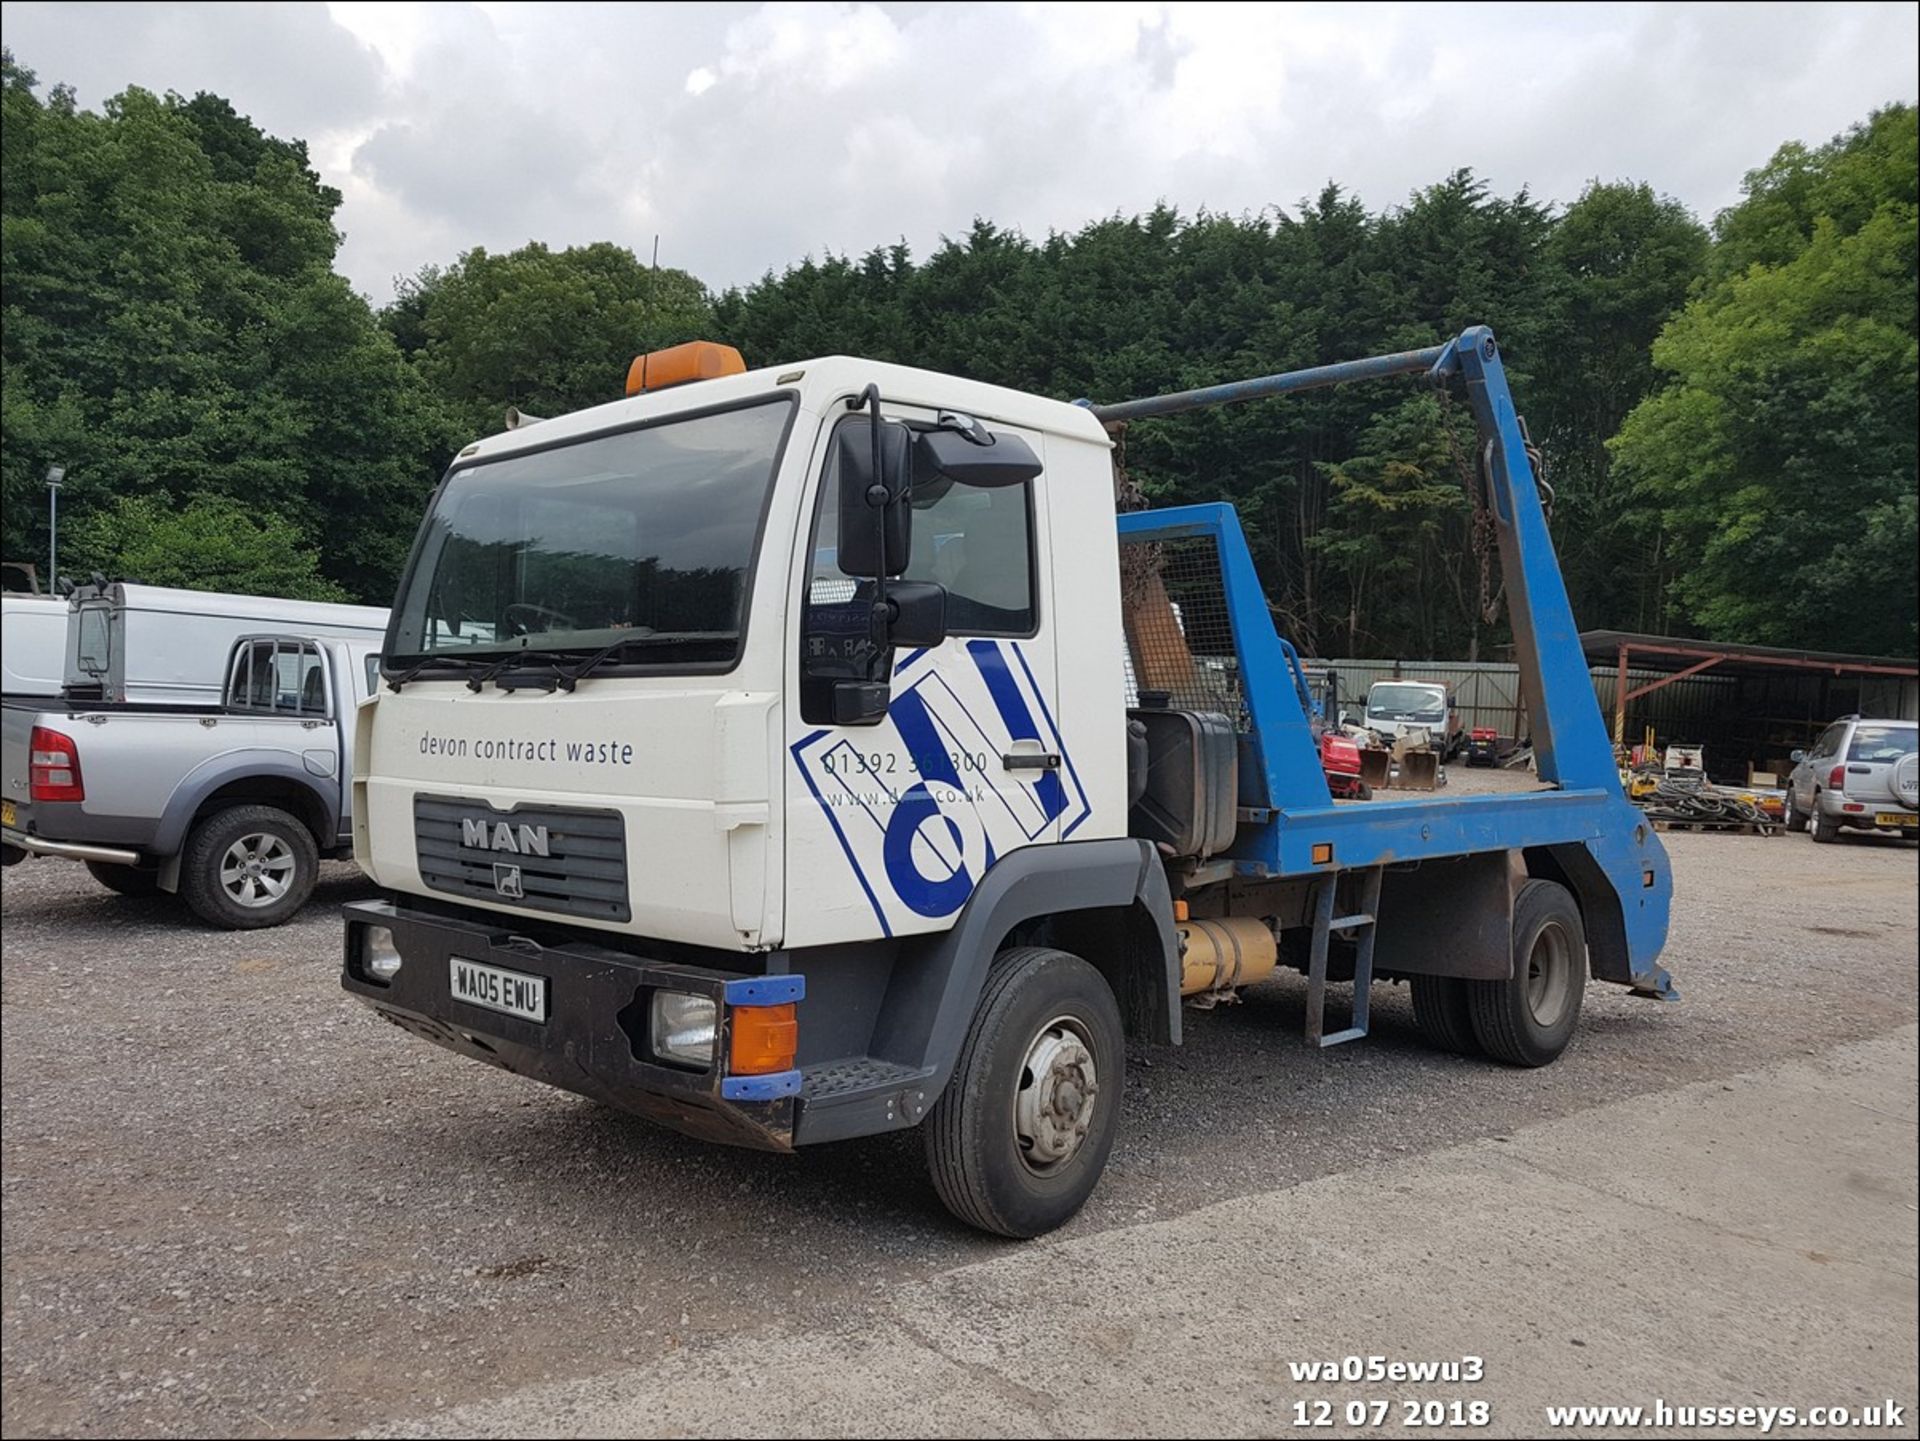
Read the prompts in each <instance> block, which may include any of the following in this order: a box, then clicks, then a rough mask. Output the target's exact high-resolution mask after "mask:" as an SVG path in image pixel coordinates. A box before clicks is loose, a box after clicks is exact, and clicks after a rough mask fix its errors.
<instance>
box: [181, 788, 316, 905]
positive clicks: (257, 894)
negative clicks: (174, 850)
mask: <svg viewBox="0 0 1920 1441" xmlns="http://www.w3.org/2000/svg"><path fill="white" fill-rule="evenodd" d="M319 873H320V852H319V848H318V847H316V846H315V845H314V842H313V835H312V833H311V832H310V831H308V830H307V828H306V827H305V826H304V825H302V824H301V823H300V822H299V820H297V819H296V818H295V817H293V816H290V815H288V814H287V813H286V812H285V811H283V810H280V809H278V808H277V807H274V806H234V807H233V808H232V809H231V810H224V811H216V812H215V813H214V814H213V815H210V816H208V817H207V818H206V819H205V820H203V821H201V822H200V823H199V825H197V826H195V827H194V829H193V834H192V835H191V836H189V837H188V840H187V850H186V854H185V856H184V857H182V861H181V866H180V893H181V894H182V895H184V896H185V897H186V898H187V904H188V905H189V906H191V907H192V908H193V913H194V914H195V915H196V916H198V917H200V919H201V920H203V921H205V922H206V923H207V924H208V925H210V926H219V927H220V928H221V929H223V930H229V931H251V930H258V929H260V928H261V927H263V926H277V925H279V924H280V923H281V922H282V921H284V920H286V919H287V918H288V917H289V916H291V915H292V914H293V913H294V912H295V911H297V910H299V909H300V907H302V906H303V905H305V904H306V903H307V897H308V896H310V895H312V894H313V883H314V881H315V880H316V879H317V878H318V876H319Z"/></svg>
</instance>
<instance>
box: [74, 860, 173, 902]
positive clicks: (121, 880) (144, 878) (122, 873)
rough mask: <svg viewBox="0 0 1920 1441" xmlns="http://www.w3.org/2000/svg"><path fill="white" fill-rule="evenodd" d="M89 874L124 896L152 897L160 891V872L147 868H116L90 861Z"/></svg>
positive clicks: (88, 865) (88, 864)
mask: <svg viewBox="0 0 1920 1441" xmlns="http://www.w3.org/2000/svg"><path fill="white" fill-rule="evenodd" d="M87 874H88V875H90V876H92V877H93V878H94V879H95V880H96V881H98V882H100V884H101V885H103V886H105V887H106V888H107V889H108V890H110V891H115V892H118V893H119V894H120V895H123V896H151V895H154V894H155V893H157V892H158V891H159V889H160V872H159V871H157V870H154V869H150V868H149V867H147V866H114V865H108V864H106V863H105V862H103V861H88V862H87Z"/></svg>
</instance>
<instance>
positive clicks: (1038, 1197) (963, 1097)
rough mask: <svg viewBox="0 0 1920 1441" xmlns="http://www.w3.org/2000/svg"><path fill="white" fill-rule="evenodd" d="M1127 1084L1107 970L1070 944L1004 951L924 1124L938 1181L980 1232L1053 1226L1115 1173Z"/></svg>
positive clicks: (956, 1210)
mask: <svg viewBox="0 0 1920 1441" xmlns="http://www.w3.org/2000/svg"><path fill="white" fill-rule="evenodd" d="M1125 1083H1126V1048H1125V1043H1124V1041H1123V1040H1122V1034H1121V1027H1120V1007H1119V1006H1118V1004H1117V1003H1116V1002H1115V1001H1114V998H1113V991H1112V990H1111V989H1110V988H1109V987H1108V985H1107V983H1106V981H1105V979H1104V978H1102V976H1101V975H1100V973H1099V972H1098V971H1096V970H1095V969H1094V968H1093V967H1092V966H1090V965H1088V964H1087V963H1086V962H1085V961H1083V960H1081V959H1080V958H1079V957H1078V956H1070V955H1068V954H1067V953H1066V952H1064V951H1052V950H1046V949H1043V948H1040V947H1032V946H1026V947H1020V948H1017V949H1014V950H1010V951H1003V952H1001V953H1000V955H998V956H997V957H995V958H994V962H993V968H992V969H991V970H990V971H989V972H988V973H987V984H986V986H985V987H984V988H983V990H982V991H981V995H980V1004H979V1005H978V1007H976V1008H975V1010H974V1013H973V1021H972V1023H971V1024H970V1025H969V1026H968V1027H967V1037H966V1040H965V1041H963V1042H962V1043H961V1046H960V1056H959V1060H958V1061H957V1062H956V1063H955V1065H954V1070H953V1076H952V1079H950V1080H949V1081H948V1082H947V1088H946V1090H945V1092H943V1093H942V1095H941V1097H940V1100H939V1102H938V1103H937V1104H936V1105H935V1106H934V1108H933V1110H932V1112H931V1113H930V1114H929V1115H928V1117H927V1120H926V1123H925V1126H924V1130H925V1133H926V1137H925V1139H926V1150H927V1170H928V1171H929V1173H930V1174H931V1175H932V1177H933V1186H934V1189H935V1190H936V1191H938V1192H939V1193H940V1199H941V1200H942V1201H943V1202H945V1203H946V1207H947V1209H948V1210H949V1211H951V1212H953V1214H954V1215H955V1216H957V1217H959V1218H960V1219H961V1220H962V1221H964V1222H966V1223H967V1224H968V1225H969V1226H974V1227H977V1228H978V1229H980V1230H982V1231H990V1232H992V1233H994V1234H995V1235H1000V1236H1016V1237H1028V1236H1039V1235H1042V1234H1044V1233H1045V1232H1048V1231H1051V1230H1053V1229H1054V1227H1056V1226H1058V1225H1061V1224H1062V1223H1063V1222H1065V1221H1066V1220H1068V1219H1069V1218H1070V1217H1071V1216H1072V1215H1073V1214H1074V1212H1076V1211H1078V1210H1079V1209H1080V1207H1081V1205H1082V1204H1083V1203H1084V1202H1085V1201H1086V1199H1087V1197H1088V1196H1089V1195H1091V1194H1092V1193H1093V1188H1094V1186H1095V1185H1096V1184H1097V1183H1098V1182H1099V1180H1100V1173H1101V1172H1102V1171H1103V1170H1105V1169H1106V1164H1107V1154H1108V1152H1110V1151H1111V1150H1112V1149H1113V1139H1114V1136H1115V1134H1116V1133H1117V1132H1118V1130H1119V1123H1120V1095H1121V1091H1122V1090H1123V1088H1124V1086H1125Z"/></svg>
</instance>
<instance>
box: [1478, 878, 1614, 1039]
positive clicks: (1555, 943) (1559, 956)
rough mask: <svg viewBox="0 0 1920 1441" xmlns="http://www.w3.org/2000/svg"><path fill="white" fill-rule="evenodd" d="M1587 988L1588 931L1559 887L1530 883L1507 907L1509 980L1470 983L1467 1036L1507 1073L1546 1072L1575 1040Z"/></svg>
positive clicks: (1551, 882) (1564, 890)
mask: <svg viewBox="0 0 1920 1441" xmlns="http://www.w3.org/2000/svg"><path fill="white" fill-rule="evenodd" d="M1586 989H1587V932H1586V927H1585V926H1584V925H1582V924H1581V921H1580V907H1579V906H1578V905H1576V904H1575V903H1574V899H1573V895H1572V893H1571V892H1569V891H1568V890H1567V888H1566V887H1565V886H1562V885H1559V884H1557V883H1555V882H1553V881H1540V880H1534V881H1528V882H1527V883H1526V884H1525V885H1524V886H1522V887H1521V888H1520V894H1519V896H1518V897H1517V898H1516V899H1515V900H1514V904H1513V975H1512V976H1511V977H1509V978H1508V979H1506V980H1500V981H1468V982H1467V1000H1468V1004H1469V1006H1470V1008H1471V1009H1470V1015H1471V1016H1472V1020H1473V1034H1474V1036H1475V1037H1476V1038H1477V1039H1478V1040H1479V1042H1480V1046H1481V1049H1482V1050H1484V1051H1485V1052H1486V1053H1487V1054H1488V1055H1489V1056H1491V1057H1493V1058H1494V1060H1496V1061H1505V1062H1506V1063H1507V1064H1508V1065H1510V1066H1544V1065H1547V1064H1548V1063H1549V1062H1551V1061H1553V1060H1555V1059H1556V1058H1557V1057H1558V1056H1559V1055H1560V1053H1561V1052H1562V1051H1564V1050H1565V1049H1566V1048H1567V1042H1569V1041H1571V1040H1572V1039H1573V1031H1574V1027H1575V1026H1576V1025H1578V1024H1579V1021H1580V1002H1581V999H1582V998H1583V997H1584V995H1585V994H1586Z"/></svg>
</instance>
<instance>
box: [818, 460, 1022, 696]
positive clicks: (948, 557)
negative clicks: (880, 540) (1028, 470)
mask: <svg viewBox="0 0 1920 1441" xmlns="http://www.w3.org/2000/svg"><path fill="white" fill-rule="evenodd" d="M829 454H837V451H834V450H831V449H830V450H829ZM838 481H839V477H838V476H837V475H836V474H835V471H834V468H833V466H832V464H831V463H829V465H828V467H827V473H826V475H825V476H823V477H822V478H821V483H820V496H819V500H818V502H817V503H816V505H815V507H814V518H813V541H812V544H811V546H810V547H809V551H808V554H809V556H810V560H809V563H808V566H807V590H806V596H805V601H804V605H805V615H806V620H805V622H804V625H803V627H802V634H801V642H800V679H801V715H802V717H803V718H804V719H805V720H807V721H808V722H809V723H811V724H821V723H826V722H829V721H830V720H831V701H830V696H829V692H830V688H831V685H832V682H834V681H836V680H847V679H861V678H864V677H865V676H866V675H867V674H868V667H869V666H870V665H871V663H872V661H873V659H874V648H873V644H872V638H871V635H870V632H869V628H868V614H869V611H870V608H871V606H872V603H873V593H874V586H873V582H872V581H870V580H856V579H855V578H854V577H852V576H850V575H847V574H846V573H845V572H844V571H842V570H841V569H840V566H839V564H838V559H837V557H838V555H839V547H840V537H839V525H840V512H839V506H838V505H837V504H836V503H835V498H836V493H837V490H838ZM1034 569H1035V558H1034V541H1033V486H1032V484H1031V483H1027V484H1022V485H1017V486H1005V487H998V488H995V489H991V490H986V489H982V488H980V487H978V486H971V485H963V484H960V483H959V482H957V481H953V480H950V479H948V478H947V477H945V476H938V477H935V478H933V479H932V480H929V481H926V482H923V483H920V484H916V485H915V486H914V490H913V551H912V555H911V557H910V559H909V561H908V564H907V569H906V574H905V576H904V577H903V579H906V580H921V581H933V582H935V583H936V584H938V585H940V586H942V587H944V588H945V590H946V592H947V633H948V634H949V635H953V636H988V635H991V636H1031V635H1032V634H1033V633H1034V632H1035V630H1036V629H1037V628H1038V624H1039V610H1038V607H1037V606H1036V604H1035V600H1034Z"/></svg>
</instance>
